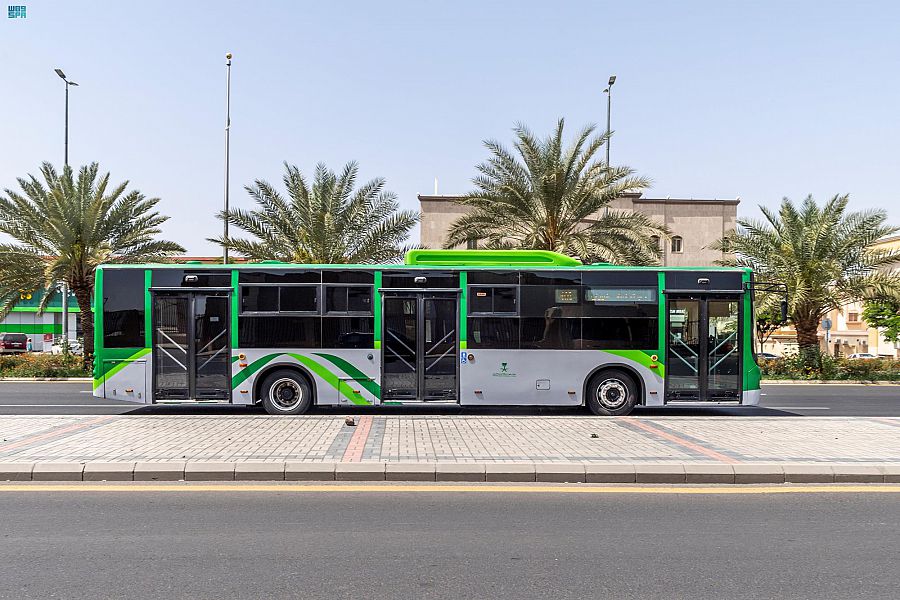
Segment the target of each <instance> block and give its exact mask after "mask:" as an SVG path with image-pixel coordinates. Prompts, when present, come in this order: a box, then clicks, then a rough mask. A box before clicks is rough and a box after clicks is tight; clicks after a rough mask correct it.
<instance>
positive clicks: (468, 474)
mask: <svg viewBox="0 0 900 600" xmlns="http://www.w3.org/2000/svg"><path fill="white" fill-rule="evenodd" d="M22 481H57V482H62V481H143V482H149V481H357V482H362V481H366V482H371V481H394V482H422V481H438V482H447V481H458V482H502V483H523V482H542V483H646V484H726V485H727V484H784V483H794V484H796V483H819V484H821V483H900V463H884V464H872V463H867V464H854V463H738V464H734V465H730V464H721V463H650V462H648V463H634V464H596V463H594V464H584V463H524V462H510V463H501V462H497V463H478V464H476V463H412V462H406V463H403V462H397V463H384V462H361V463H333V462H330V463H308V462H299V461H285V462H266V463H262V462H244V463H235V462H204V461H187V462H185V461H163V462H35V463H28V462H8V463H3V462H0V482H22Z"/></svg>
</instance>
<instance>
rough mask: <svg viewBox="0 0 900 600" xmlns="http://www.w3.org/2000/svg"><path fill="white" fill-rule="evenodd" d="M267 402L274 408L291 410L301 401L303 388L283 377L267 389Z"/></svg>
mask: <svg viewBox="0 0 900 600" xmlns="http://www.w3.org/2000/svg"><path fill="white" fill-rule="evenodd" d="M269 400H271V401H272V405H273V406H275V407H276V408H279V409H281V410H291V409H292V408H296V407H297V405H299V404H300V403H301V402H302V401H303V388H301V387H300V385H299V384H298V383H297V382H296V381H294V380H293V379H291V378H290V377H284V378H282V379H279V380H277V381H276V382H275V383H273V384H272V387H271V388H269Z"/></svg>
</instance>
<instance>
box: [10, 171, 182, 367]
mask: <svg viewBox="0 0 900 600" xmlns="http://www.w3.org/2000/svg"><path fill="white" fill-rule="evenodd" d="M99 169H100V167H99V165H98V164H97V163H92V164H90V165H88V166H84V167H81V168H80V169H79V171H78V176H77V178H75V177H73V171H72V168H71V167H69V166H66V167H64V168H63V171H62V174H61V175H60V174H59V173H57V171H56V170H55V169H54V168H53V166H52V165H51V164H50V163H46V162H45V163H44V164H43V165H42V166H41V175H42V176H43V181H41V180H40V179H39V178H37V177H35V176H33V175H29V176H28V179H23V178H19V179H18V182H19V186H20V187H21V188H22V191H21V193H19V192H15V191H12V190H9V189H7V190H5V191H6V197H2V196H0V232H2V233H5V234H7V235H9V236H10V237H12V238H13V239H14V240H16V242H15V243H7V244H0V318H3V317H5V316H6V315H7V314H8V313H9V311H10V310H11V309H12V308H13V307H14V306H15V305H16V303H17V302H18V301H19V299H20V297H21V292H22V290H27V291H39V292H40V293H41V294H42V298H41V303H40V305H39V307H38V309H39V310H40V311H43V309H44V308H46V306H47V303H48V302H49V301H50V299H51V298H52V297H53V295H54V294H55V293H56V286H57V284H58V283H59V282H62V281H65V282H66V283H67V284H68V286H69V289H70V290H72V293H73V294H74V295H75V299H76V301H77V302H78V308H79V310H80V311H81V330H82V332H83V335H84V353H85V364H87V363H88V361H90V357H91V356H92V355H93V353H94V314H93V313H92V312H91V295H92V293H93V290H94V271H95V269H96V268H97V265H99V264H102V263H139V262H148V261H158V260H160V259H162V258H164V257H167V256H170V255H172V254H174V253H176V252H184V248H182V247H181V246H179V245H178V244H176V243H175V242H169V241H165V240H155V239H154V236H155V235H156V234H158V233H159V231H160V230H159V226H160V225H161V224H162V223H164V222H165V221H166V220H168V217H165V216H162V215H160V214H159V213H158V212H156V211H154V210H153V208H154V207H155V206H156V204H157V203H158V202H159V198H147V197H145V196H144V195H143V194H142V193H140V192H139V191H137V190H131V191H129V192H126V191H125V189H126V188H127V187H128V182H127V181H125V182H122V183H120V184H119V185H117V186H115V187H113V186H111V185H110V183H109V173H106V174H104V175H102V176H100V175H99Z"/></svg>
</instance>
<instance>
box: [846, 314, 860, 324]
mask: <svg viewBox="0 0 900 600" xmlns="http://www.w3.org/2000/svg"><path fill="white" fill-rule="evenodd" d="M847 322H848V323H859V313H858V312H850V313H847Z"/></svg>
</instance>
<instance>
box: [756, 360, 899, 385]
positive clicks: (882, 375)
mask: <svg viewBox="0 0 900 600" xmlns="http://www.w3.org/2000/svg"><path fill="white" fill-rule="evenodd" d="M759 369H760V372H761V374H762V377H763V378H764V379H822V380H837V381H842V380H853V381H900V360H894V359H890V358H871V359H854V360H850V359H847V358H834V357H833V356H830V355H828V354H822V353H819V355H818V356H817V357H811V356H809V355H807V356H804V357H802V358H801V357H799V356H798V355H788V356H785V357H782V358H773V359H767V360H760V361H759Z"/></svg>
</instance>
